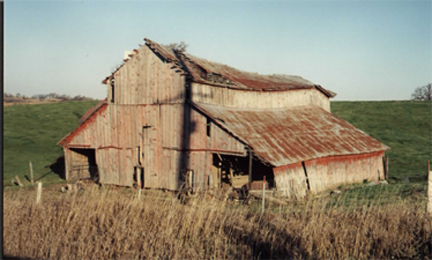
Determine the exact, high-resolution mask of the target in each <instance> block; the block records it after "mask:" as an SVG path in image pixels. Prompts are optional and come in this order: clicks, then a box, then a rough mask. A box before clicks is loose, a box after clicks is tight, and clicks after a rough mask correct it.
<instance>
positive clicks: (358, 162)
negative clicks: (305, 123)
mask: <svg viewBox="0 0 432 260" xmlns="http://www.w3.org/2000/svg"><path fill="white" fill-rule="evenodd" d="M383 156H384V152H377V153H371V154H362V155H348V156H336V157H326V158H319V159H314V160H310V161H306V162H305V166H306V171H307V174H308V178H309V183H310V188H311V192H313V193H315V192H320V191H325V190H327V189H331V188H335V187H337V186H339V185H343V184H350V183H358V182H362V181H363V180H365V179H367V180H378V174H379V176H380V177H379V178H380V179H384V170H383V163H382V157H383Z"/></svg>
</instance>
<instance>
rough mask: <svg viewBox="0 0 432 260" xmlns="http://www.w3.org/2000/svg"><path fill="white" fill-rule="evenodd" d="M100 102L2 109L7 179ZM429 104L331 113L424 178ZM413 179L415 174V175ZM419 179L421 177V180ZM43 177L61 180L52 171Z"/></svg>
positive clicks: (49, 151) (403, 169)
mask: <svg viewBox="0 0 432 260" xmlns="http://www.w3.org/2000/svg"><path fill="white" fill-rule="evenodd" d="M97 102H98V101H82V102H61V103H54V104H41V105H16V106H8V107H4V176H3V178H4V181H5V184H6V185H8V184H10V179H11V178H13V176H15V175H18V176H20V177H21V179H24V175H29V161H32V163H33V168H34V172H35V174H36V173H37V172H39V171H40V170H41V169H42V168H43V167H44V166H46V165H48V164H49V163H51V162H52V161H53V160H55V159H56V158H57V157H58V156H60V155H62V153H63V152H62V148H61V147H60V146H58V145H56V144H57V142H58V141H59V140H60V139H61V138H62V137H63V136H64V135H65V134H67V133H68V132H70V131H72V130H73V129H74V128H75V127H76V126H77V125H78V119H79V118H80V117H81V116H82V115H83V114H84V113H85V112H86V111H87V110H88V109H89V108H90V107H92V106H94V105H96V104H97ZM431 105H432V103H431V102H413V101H391V102H332V103H331V107H332V112H333V113H335V114H336V115H337V116H339V117H341V118H343V119H345V120H347V121H348V122H350V123H351V124H353V125H354V126H356V127H358V128H360V129H362V130H364V131H365V132H367V133H368V134H370V135H371V136H373V137H375V138H376V139H378V140H380V141H381V142H383V143H384V144H386V145H388V146H389V147H391V150H390V151H388V152H387V154H388V156H389V158H390V165H389V168H390V176H394V177H398V178H402V177H405V176H425V175H426V161H427V160H429V159H430V158H431V157H432V156H431V147H432V142H431V124H432V118H431V111H432V106H431ZM411 179H412V180H413V179H414V180H415V178H411ZM417 179H418V180H420V179H421V178H417ZM44 181H45V182H47V181H50V182H60V181H61V179H59V178H58V177H57V175H55V174H53V173H51V174H49V175H47V177H45V178H44Z"/></svg>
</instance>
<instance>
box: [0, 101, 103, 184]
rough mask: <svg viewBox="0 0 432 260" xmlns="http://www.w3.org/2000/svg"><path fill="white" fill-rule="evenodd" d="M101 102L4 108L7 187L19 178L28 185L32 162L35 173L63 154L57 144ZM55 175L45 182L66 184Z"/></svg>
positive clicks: (4, 175) (5, 182) (4, 169)
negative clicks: (87, 112) (89, 110)
mask: <svg viewBox="0 0 432 260" xmlns="http://www.w3.org/2000/svg"><path fill="white" fill-rule="evenodd" d="M97 103H98V101H75V102H73V101H70V102H60V103H52V104H39V105H14V106H7V107H4V117H3V118H4V128H3V130H4V139H3V140H4V150H3V151H4V157H3V158H4V167H3V180H4V185H10V184H11V179H12V178H13V177H14V176H15V175H18V176H19V177H20V178H21V181H23V182H24V184H25V183H28V182H27V181H26V180H25V179H24V175H27V176H30V168H29V161H31V162H32V164H33V172H34V174H35V175H36V173H38V172H40V171H41V170H42V169H43V168H44V167H45V166H46V165H48V164H50V163H51V162H52V161H54V160H55V159H56V158H57V157H59V156H61V155H62V154H63V150H62V147H61V146H58V145H57V142H58V141H60V139H61V138H62V137H63V136H65V135H66V134H67V133H68V132H70V131H72V130H73V129H75V127H77V126H78V120H79V118H80V117H81V116H82V115H83V114H84V113H85V112H86V111H87V110H88V109H90V108H91V107H92V106H95V105H96V104H97ZM62 181H63V180H62V179H60V178H59V177H58V175H56V174H54V173H50V174H48V175H46V177H44V182H53V183H55V182H62Z"/></svg>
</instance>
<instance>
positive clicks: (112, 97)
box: [111, 82, 114, 103]
mask: <svg viewBox="0 0 432 260" xmlns="http://www.w3.org/2000/svg"><path fill="white" fill-rule="evenodd" d="M113 83H114V82H113ZM111 103H114V84H112V85H111Z"/></svg>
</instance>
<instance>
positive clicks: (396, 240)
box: [4, 189, 432, 259]
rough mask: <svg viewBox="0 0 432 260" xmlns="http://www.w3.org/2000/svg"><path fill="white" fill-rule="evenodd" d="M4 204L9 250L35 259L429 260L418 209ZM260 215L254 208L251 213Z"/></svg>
mask: <svg viewBox="0 0 432 260" xmlns="http://www.w3.org/2000/svg"><path fill="white" fill-rule="evenodd" d="M17 194H18V193H16V192H15V193H10V194H9V193H8V194H5V199H4V252H5V254H6V255H9V256H14V257H22V258H37V259H51V258H52V259H147V258H151V259H155V258H164V259H256V258H264V259H270V258H273V259H274V258H283V259H290V258H302V259H303V258H304V259H346V258H351V259H377V258H420V259H424V258H430V257H431V252H432V245H431V239H432V237H431V218H429V217H428V216H427V215H426V214H425V213H424V209H422V208H419V207H418V206H416V205H414V204H408V205H406V204H397V203H396V204H389V205H381V206H378V204H376V205H362V206H359V207H357V208H348V209H347V208H346V207H341V206H332V207H329V200H320V201H314V202H310V203H306V204H305V205H304V207H303V210H301V211H296V210H285V211H284V212H275V211H272V210H269V211H268V212H267V213H265V214H261V213H260V212H257V211H255V212H254V210H253V209H251V207H250V206H242V205H232V204H227V203H226V202H222V201H217V200H209V199H206V198H196V199H193V200H190V201H189V202H188V203H187V204H182V203H181V202H180V201H179V200H178V199H176V198H174V197H173V196H171V195H167V194H163V195H159V196H154V195H149V194H146V195H144V196H143V197H142V199H141V201H138V200H137V198H136V195H135V192H134V193H124V192H122V191H121V190H113V191H100V190H97V189H93V190H91V191H86V192H84V193H78V194H74V195H70V194H62V195H60V196H55V197H50V198H47V196H46V195H45V197H44V199H43V203H42V204H40V205H37V204H35V198H34V196H31V197H29V198H27V197H28V196H29V194H28V193H21V194H18V195H17ZM252 208H253V207H252Z"/></svg>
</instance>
